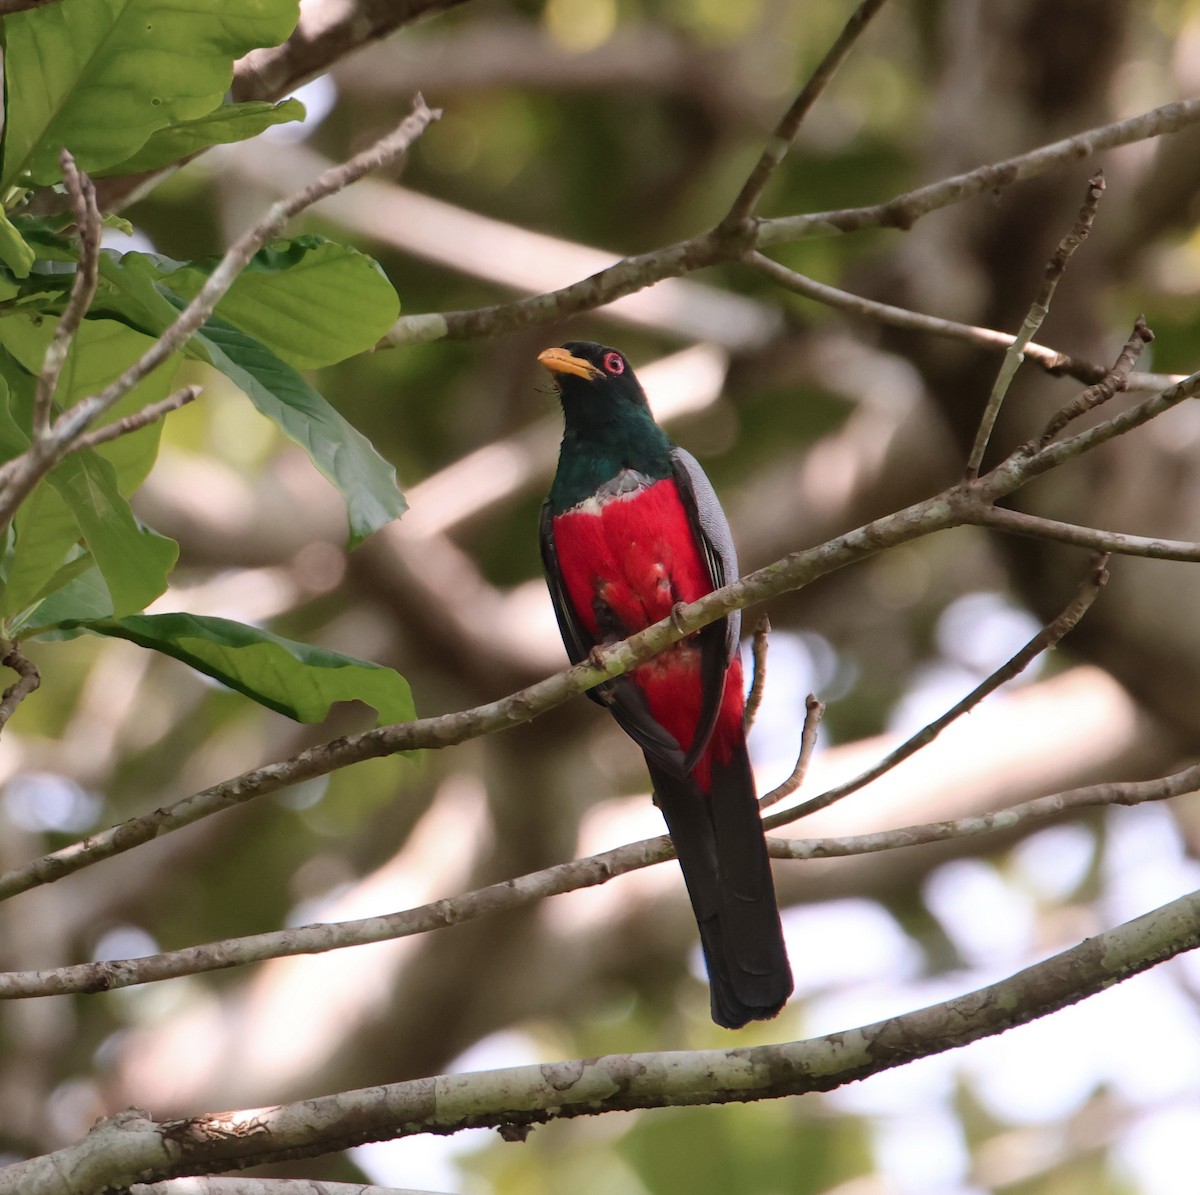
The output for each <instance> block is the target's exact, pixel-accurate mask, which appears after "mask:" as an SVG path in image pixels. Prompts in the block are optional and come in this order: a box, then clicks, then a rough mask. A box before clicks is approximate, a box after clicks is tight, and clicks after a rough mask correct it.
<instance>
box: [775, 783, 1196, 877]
mask: <svg viewBox="0 0 1200 1195" xmlns="http://www.w3.org/2000/svg"><path fill="white" fill-rule="evenodd" d="M1197 789H1200V764H1192V765H1191V766H1190V767H1187V768H1184V769H1183V770H1182V771H1179V772H1175V773H1173V774H1172V775H1170V776H1162V777H1159V778H1157V779H1155V780H1131V781H1120V782H1111V783H1105V784H1090V785H1087V786H1085V787H1081V788H1072V789H1068V790H1067V791H1065V792H1061V793H1051V794H1049V795H1048V796H1045V797H1035V798H1034V799H1033V800H1030V801H1022V802H1021V803H1020V804H1019V805H1011V806H1009V808H1007V809H999V810H996V812H994V813H978V814H972V815H970V816H968V817H960V818H954V819H953V820H951V821H943V822H925V823H923V824H921V825H917V826H905V827H903V828H902V829H898V830H880V831H878V832H877V833H874V834H851V835H847V836H846V837H844V838H770V839H768V844H769V847H770V852H771V857H772V858H773V859H835V858H846V857H849V856H851V855H870V854H874V853H876V852H878V851H894V850H902V849H904V848H905V847H910V846H927V845H928V844H929V843H931V842H949V841H952V840H957V839H962V838H975V837H977V836H979V835H982V834H1004V833H1010V832H1011V831H1013V830H1016V829H1018V828H1025V829H1027V828H1028V827H1030V826H1032V825H1037V824H1039V823H1041V822H1045V821H1050V820H1052V819H1054V818H1061V817H1062V816H1063V815H1064V814H1066V813H1073V812H1078V811H1079V810H1081V809H1104V808H1107V807H1108V806H1109V805H1125V806H1132V805H1142V804H1145V803H1147V802H1149V801H1166V800H1170V799H1171V798H1172V797H1181V796H1184V795H1185V794H1187V793H1193V792H1196V791H1197Z"/></svg>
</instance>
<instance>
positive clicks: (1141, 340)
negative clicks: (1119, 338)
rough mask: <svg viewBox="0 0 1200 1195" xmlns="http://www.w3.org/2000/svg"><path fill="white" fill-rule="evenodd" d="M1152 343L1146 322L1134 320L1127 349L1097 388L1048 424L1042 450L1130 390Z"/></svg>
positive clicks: (1041, 443) (1043, 436)
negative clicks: (1135, 371) (1069, 427)
mask: <svg viewBox="0 0 1200 1195" xmlns="http://www.w3.org/2000/svg"><path fill="white" fill-rule="evenodd" d="M1153 339H1154V333H1153V332H1151V331H1150V329H1149V328H1148V327H1147V326H1146V321H1145V319H1144V318H1143V317H1142V316H1140V315H1139V316H1138V317H1137V319H1136V320H1134V323H1133V331H1132V332H1131V333H1130V335H1129V339H1128V340H1127V341H1126V342H1125V347H1124V348H1123V349H1122V350H1121V352H1120V355H1119V356H1118V357H1117V359H1116V361H1115V362H1114V363H1113V365H1112V367H1111V368H1109V369H1107V370H1105V372H1104V377H1102V378H1101V379H1100V380H1099V381H1098V382H1096V383H1095V385H1092V386H1089V387H1088V388H1087V389H1086V390H1085V391H1084V392H1083V393H1082V394H1081V395H1079V397H1078V398H1076V399H1075V400H1074V401H1073V402H1069V403H1068V404H1067V405H1066V406H1065V407H1063V408H1062V410H1061V411H1058V412H1057V413H1056V414H1055V415H1054V417H1053V418H1052V419H1051V420H1050V422H1049V423H1047V424H1046V427H1045V430H1044V431H1043V432H1042V434H1041V437H1040V438H1039V440H1038V447H1039V448H1042V447H1045V445H1047V444H1049V443H1050V441H1051V440H1053V439H1054V437H1055V436H1057V435H1058V433H1059V432H1060V431H1062V430H1063V428H1064V427H1066V426H1067V424H1068V423H1071V422H1073V421H1074V420H1076V419H1078V418H1079V417H1080V415H1084V414H1086V413H1087V412H1088V411H1092V410H1095V409H1096V407H1099V406H1101V405H1103V404H1104V403H1106V402H1108V400H1109V399H1110V398H1112V397H1113V395H1114V394H1118V393H1120V392H1121V391H1122V390H1128V389H1129V375H1130V373H1131V372H1132V370H1133V367H1134V366H1135V365H1136V364H1137V361H1138V358H1139V357H1140V356H1141V355H1142V350H1143V349H1144V348H1145V347H1146V345H1148V344H1149V343H1150V342H1151V341H1152V340H1153Z"/></svg>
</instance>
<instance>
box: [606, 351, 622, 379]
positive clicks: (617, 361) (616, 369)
mask: <svg viewBox="0 0 1200 1195" xmlns="http://www.w3.org/2000/svg"><path fill="white" fill-rule="evenodd" d="M604 368H605V369H606V370H607V371H608V372H609V373H611V374H618V373H624V372H625V360H624V358H623V357H622V356H621V354H620V353H605V354H604Z"/></svg>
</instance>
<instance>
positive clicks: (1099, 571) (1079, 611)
mask: <svg viewBox="0 0 1200 1195" xmlns="http://www.w3.org/2000/svg"><path fill="white" fill-rule="evenodd" d="M1107 562H1108V557H1107V556H1100V557H1097V558H1096V559H1095V560H1094V561H1093V562H1092V565H1091V568H1090V569H1089V570H1088V575H1087V577H1086V578H1085V579H1084V581H1083V582H1082V584H1081V585H1080V586H1079V589H1078V590H1077V591H1076V593H1075V595H1074V597H1072V598H1071V600H1070V602H1069V603H1068V604H1067V605H1066V606H1065V607H1064V608H1063V611H1062V613H1061V614H1059V615H1058V617H1057V618H1055V619H1054V621H1053V622H1050V623H1047V625H1046V626H1044V627H1043V628H1042V629H1041V630H1040V631H1039V632H1038V633H1037V634H1036V635H1034V637H1033V638H1032V639H1030V640H1029V642H1028V643H1026V644H1025V646H1024V647H1022V648H1021V650H1020V651H1018V652H1017V653H1016V654H1015V655H1014V656H1012V658H1011V659H1009V660H1007V661H1006V662H1005V663H1004V664H1002V665H1001V666H1000V667H999V668H997V669H996V671H995V672H993V673H992V674H991V675H990V676H989V677H988V678H987V679H986V680H985V681H983V683H982V684H980V685H977V686H976V687H975V688H974V689H972V690H971V692H970V693H968V694H967V696H966V697H964V698H963V699H962V700H961V701H960V702H958V703H957V704H956V705H954V706H952V707H951V708H950V709H948V710H947V711H946V712H945V713H944V714H942V716H941V717H940V718H935V719H934V720H933V721H932V722H930V723H929V725H928V726H925V727H923V728H922V729H921V730H919V731H917V733H916V734H914V735H913V736H912V737H911V738H909V739H906V740H905V741H904V742H903V743H901V744H900V746H899V747H897V748H896V749H895V750H894V751H889V752H888V754H887V755H885V756H884V757H883V759H881V760H880V761H879V762H878V763H876V764H874V765H873V766H872V767H869V768H868V769H867V770H866V771H865V772H862V773H860V774H859V775H858V776H855V777H854V778H853V779H851V780H847V781H845V782H844V783H842V784H837V785H834V787H833V788H830V789H826V791H825V792H823V793H820V794H819V795H817V796H815V797H812V798H810V799H809V800H807V801H804V802H803V803H801V804H800V805H796V806H794V807H793V808H791V809H783V810H780V811H779V812H778V813H774V814H772V815H771V816H770V817H769V818H767V819H765V821H766V826H767V828H768V829H773V828H774V827H775V826H784V825H787V824H788V823H789V822H793V821H797V820H799V819H800V818H802V817H808V816H809V814H812V813H816V812H817V810H818V809H826V808H828V807H829V806H830V805H832V804H834V803H835V802H836V801H840V800H841V799H842V798H843V797H846V796H849V795H850V794H851V793H853V792H857V791H858V790H859V789H860V788H865V787H866V786H867V785H868V784H870V783H871V781H872V780H878V779H879V777H880V776H882V775H883V774H884V773H885V772H890V771H891V770H892V769H893V768H894V767H896V766H897V765H898V764H900V763H903V761H904V760H906V759H908V758H909V757H910V756H913V755H915V754H916V753H917V752H918V751H920V750H921V748H922V747H927V746H928V745H929V744H930V743H932V742H933V740H934V739H936V738H937V736H938V735H939V734H941V733H942V731H943V730H945V729H946V727H947V726H949V725H950V723H951V722H954V721H957V719H959V718H961V717H962V716H963V715H964V714H967V713H970V711H971V710H973V709H974V708H975V707H976V706H977V705H978V704H979V703H980V702H981V701H982V700H983V699H984V698H985V697H987V696H988V695H989V694H991V693H994V692H995V691H996V690H997V689H998V688H1000V686H1001V685H1003V684H1005V683H1006V682H1007V681H1010V680H1012V678H1013V677H1014V676H1018V675H1020V674H1021V673H1022V672H1023V671H1024V670H1025V669H1026V668H1027V667H1028V666H1029V665H1030V664H1031V663H1032V662H1033V661H1034V660H1035V659H1037V657H1038V656H1040V655H1041V654H1042V652H1044V651H1047V650H1048V649H1049V648H1051V647H1054V646H1055V644H1057V643H1058V642H1059V640H1060V639H1062V637H1063V636H1064V635H1066V634H1067V633H1068V632H1069V631H1071V630H1072V629H1073V628H1074V627H1075V626H1076V624H1077V623H1078V622H1079V620H1080V619H1081V618H1082V617H1083V616H1084V615H1085V614H1086V613H1087V611H1088V608H1089V607H1090V606H1091V604H1092V602H1094V601H1095V600H1096V597H1097V596H1098V595H1099V593H1100V590H1101V588H1102V587H1103V586H1104V584H1105V582H1106V581H1107V580H1108V572H1107V570H1106V568H1105V565H1106V564H1107Z"/></svg>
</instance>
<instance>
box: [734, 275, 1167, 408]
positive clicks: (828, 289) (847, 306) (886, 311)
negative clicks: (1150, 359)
mask: <svg viewBox="0 0 1200 1195" xmlns="http://www.w3.org/2000/svg"><path fill="white" fill-rule="evenodd" d="M745 260H746V262H747V264H748V265H751V266H753V267H754V268H755V269H756V270H759V271H761V272H762V273H763V274H765V275H766V276H767V277H768V278H771V279H772V280H773V281H775V282H777V283H778V284H779V285H780V286H782V287H784V288H785V289H787V290H790V291H794V292H795V293H796V294H798V295H803V296H804V297H805V298H807V299H812V300H813V301H814V302H817V303H821V304H824V305H825V306H826V307H833V308H835V309H837V310H838V311H845V312H848V313H850V314H851V315H858V316H861V317H863V318H864V319H869V320H872V321H873V322H875V323H879V324H886V325H887V326H888V327H891V328H903V329H904V330H906V331H910V332H927V333H929V334H930V335H933V336H946V337H950V338H951V339H953V340H962V341H965V342H966V343H967V344H977V345H980V346H982V347H983V348H1001V349H1006V348H1008V347H1009V346H1010V345H1012V344H1013V343H1014V342H1015V341H1016V339H1017V338H1016V336H1014V335H1013V334H1012V333H1011V332H999V331H997V330H996V329H994V328H981V327H978V326H977V325H974V324H960V323H959V322H958V321H957V320H949V319H943V318H942V317H941V316H937V315H925V314H923V313H922V312H919V311H910V310H909V309H908V308H907V307H894V306H892V304H890V303H879V302H876V301H875V300H874V299H865V298H863V297H862V296H861V295H854V294H851V293H850V292H849V291H845V290H839V289H838V288H837V287H836V286H828V285H827V284H826V283H824V282H818V281H816V279H814V278H809V277H808V276H807V275H805V274H798V273H796V271H795V270H789V269H788V268H787V266H785V265H782V264H780V263H779V262H777V261H775V260H774V259H773V258H770V257H767V256H766V255H765V254H762V253H758V252H755V253H751V254H750V255H749V256H748V257H746V259H745ZM1022 351H1023V353H1024V355H1025V360H1026V361H1032V362H1033V363H1034V364H1035V365H1039V366H1041V368H1042V369H1044V370H1045V371H1046V372H1047V373H1048V374H1052V375H1053V376H1055V377H1062V376H1066V377H1071V378H1075V379H1077V380H1078V381H1080V382H1086V383H1087V384H1088V385H1093V384H1095V383H1097V382H1102V381H1103V380H1104V378H1105V377H1106V376H1107V374H1108V372H1109V370H1108V367H1107V366H1104V365H1098V364H1097V363H1096V362H1094V361H1084V360H1082V359H1081V358H1079V357H1073V356H1071V355H1070V354H1069V353H1061V352H1059V351H1058V350H1057V349H1052V348H1048V347H1047V346H1046V345H1044V344H1036V343H1034V342H1032V341H1031V342H1030V343H1029V344H1027V345H1025V346H1024V349H1023V350H1022ZM1183 377H1184V375H1183V374H1162V373H1130V374H1129V375H1128V377H1127V379H1126V384H1125V389H1126V390H1154V391H1158V390H1162V389H1165V388H1166V387H1167V386H1170V385H1173V384H1174V383H1175V382H1178V381H1181V380H1182V378H1183Z"/></svg>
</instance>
